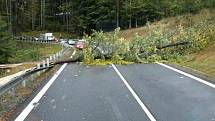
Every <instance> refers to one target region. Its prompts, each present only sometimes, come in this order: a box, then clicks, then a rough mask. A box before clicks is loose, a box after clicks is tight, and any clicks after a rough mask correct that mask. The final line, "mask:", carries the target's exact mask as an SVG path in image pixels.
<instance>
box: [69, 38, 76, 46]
mask: <svg viewBox="0 0 215 121" xmlns="http://www.w3.org/2000/svg"><path fill="white" fill-rule="evenodd" d="M76 42H77V40H76V39H69V40H68V44H69V45H75V44H76Z"/></svg>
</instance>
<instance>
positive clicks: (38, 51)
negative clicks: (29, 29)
mask: <svg viewBox="0 0 215 121" xmlns="http://www.w3.org/2000/svg"><path fill="white" fill-rule="evenodd" d="M61 49H62V46H61V45H57V44H37V43H30V42H20V41H16V49H15V52H14V56H13V57H11V58H10V59H9V62H10V63H21V62H31V61H38V60H41V59H43V58H46V57H48V56H50V55H52V54H55V53H57V52H58V51H60V50H61Z"/></svg>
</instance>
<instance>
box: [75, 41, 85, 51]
mask: <svg viewBox="0 0 215 121" xmlns="http://www.w3.org/2000/svg"><path fill="white" fill-rule="evenodd" d="M84 46H85V44H84V42H77V43H76V44H75V47H76V48H77V49H80V50H81V49H83V48H84Z"/></svg>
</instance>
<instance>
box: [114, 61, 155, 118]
mask: <svg viewBox="0 0 215 121" xmlns="http://www.w3.org/2000/svg"><path fill="white" fill-rule="evenodd" d="M112 67H113V68H114V70H115V71H116V73H117V74H118V75H119V77H120V78H121V79H122V81H123V82H124V84H125V86H126V87H127V88H128V90H129V91H130V92H131V94H132V95H133V97H134V98H135V100H136V101H137V102H138V104H139V105H140V106H141V108H142V109H143V111H144V112H145V113H146V115H147V116H148V117H149V119H150V120H151V121H156V119H155V118H154V116H153V115H152V114H151V112H150V111H149V110H148V109H147V107H146V106H145V104H144V103H143V102H142V101H141V100H140V98H139V97H138V96H137V94H136V93H135V91H134V90H133V89H132V88H131V86H130V85H129V84H128V82H127V81H126V80H125V78H124V77H123V76H122V74H121V73H120V72H119V70H118V69H117V68H116V66H115V65H114V64H112Z"/></svg>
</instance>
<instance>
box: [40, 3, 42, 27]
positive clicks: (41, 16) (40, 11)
mask: <svg viewBox="0 0 215 121" xmlns="http://www.w3.org/2000/svg"><path fill="white" fill-rule="evenodd" d="M40 27H41V28H42V27H43V0H41V1H40Z"/></svg>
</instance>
